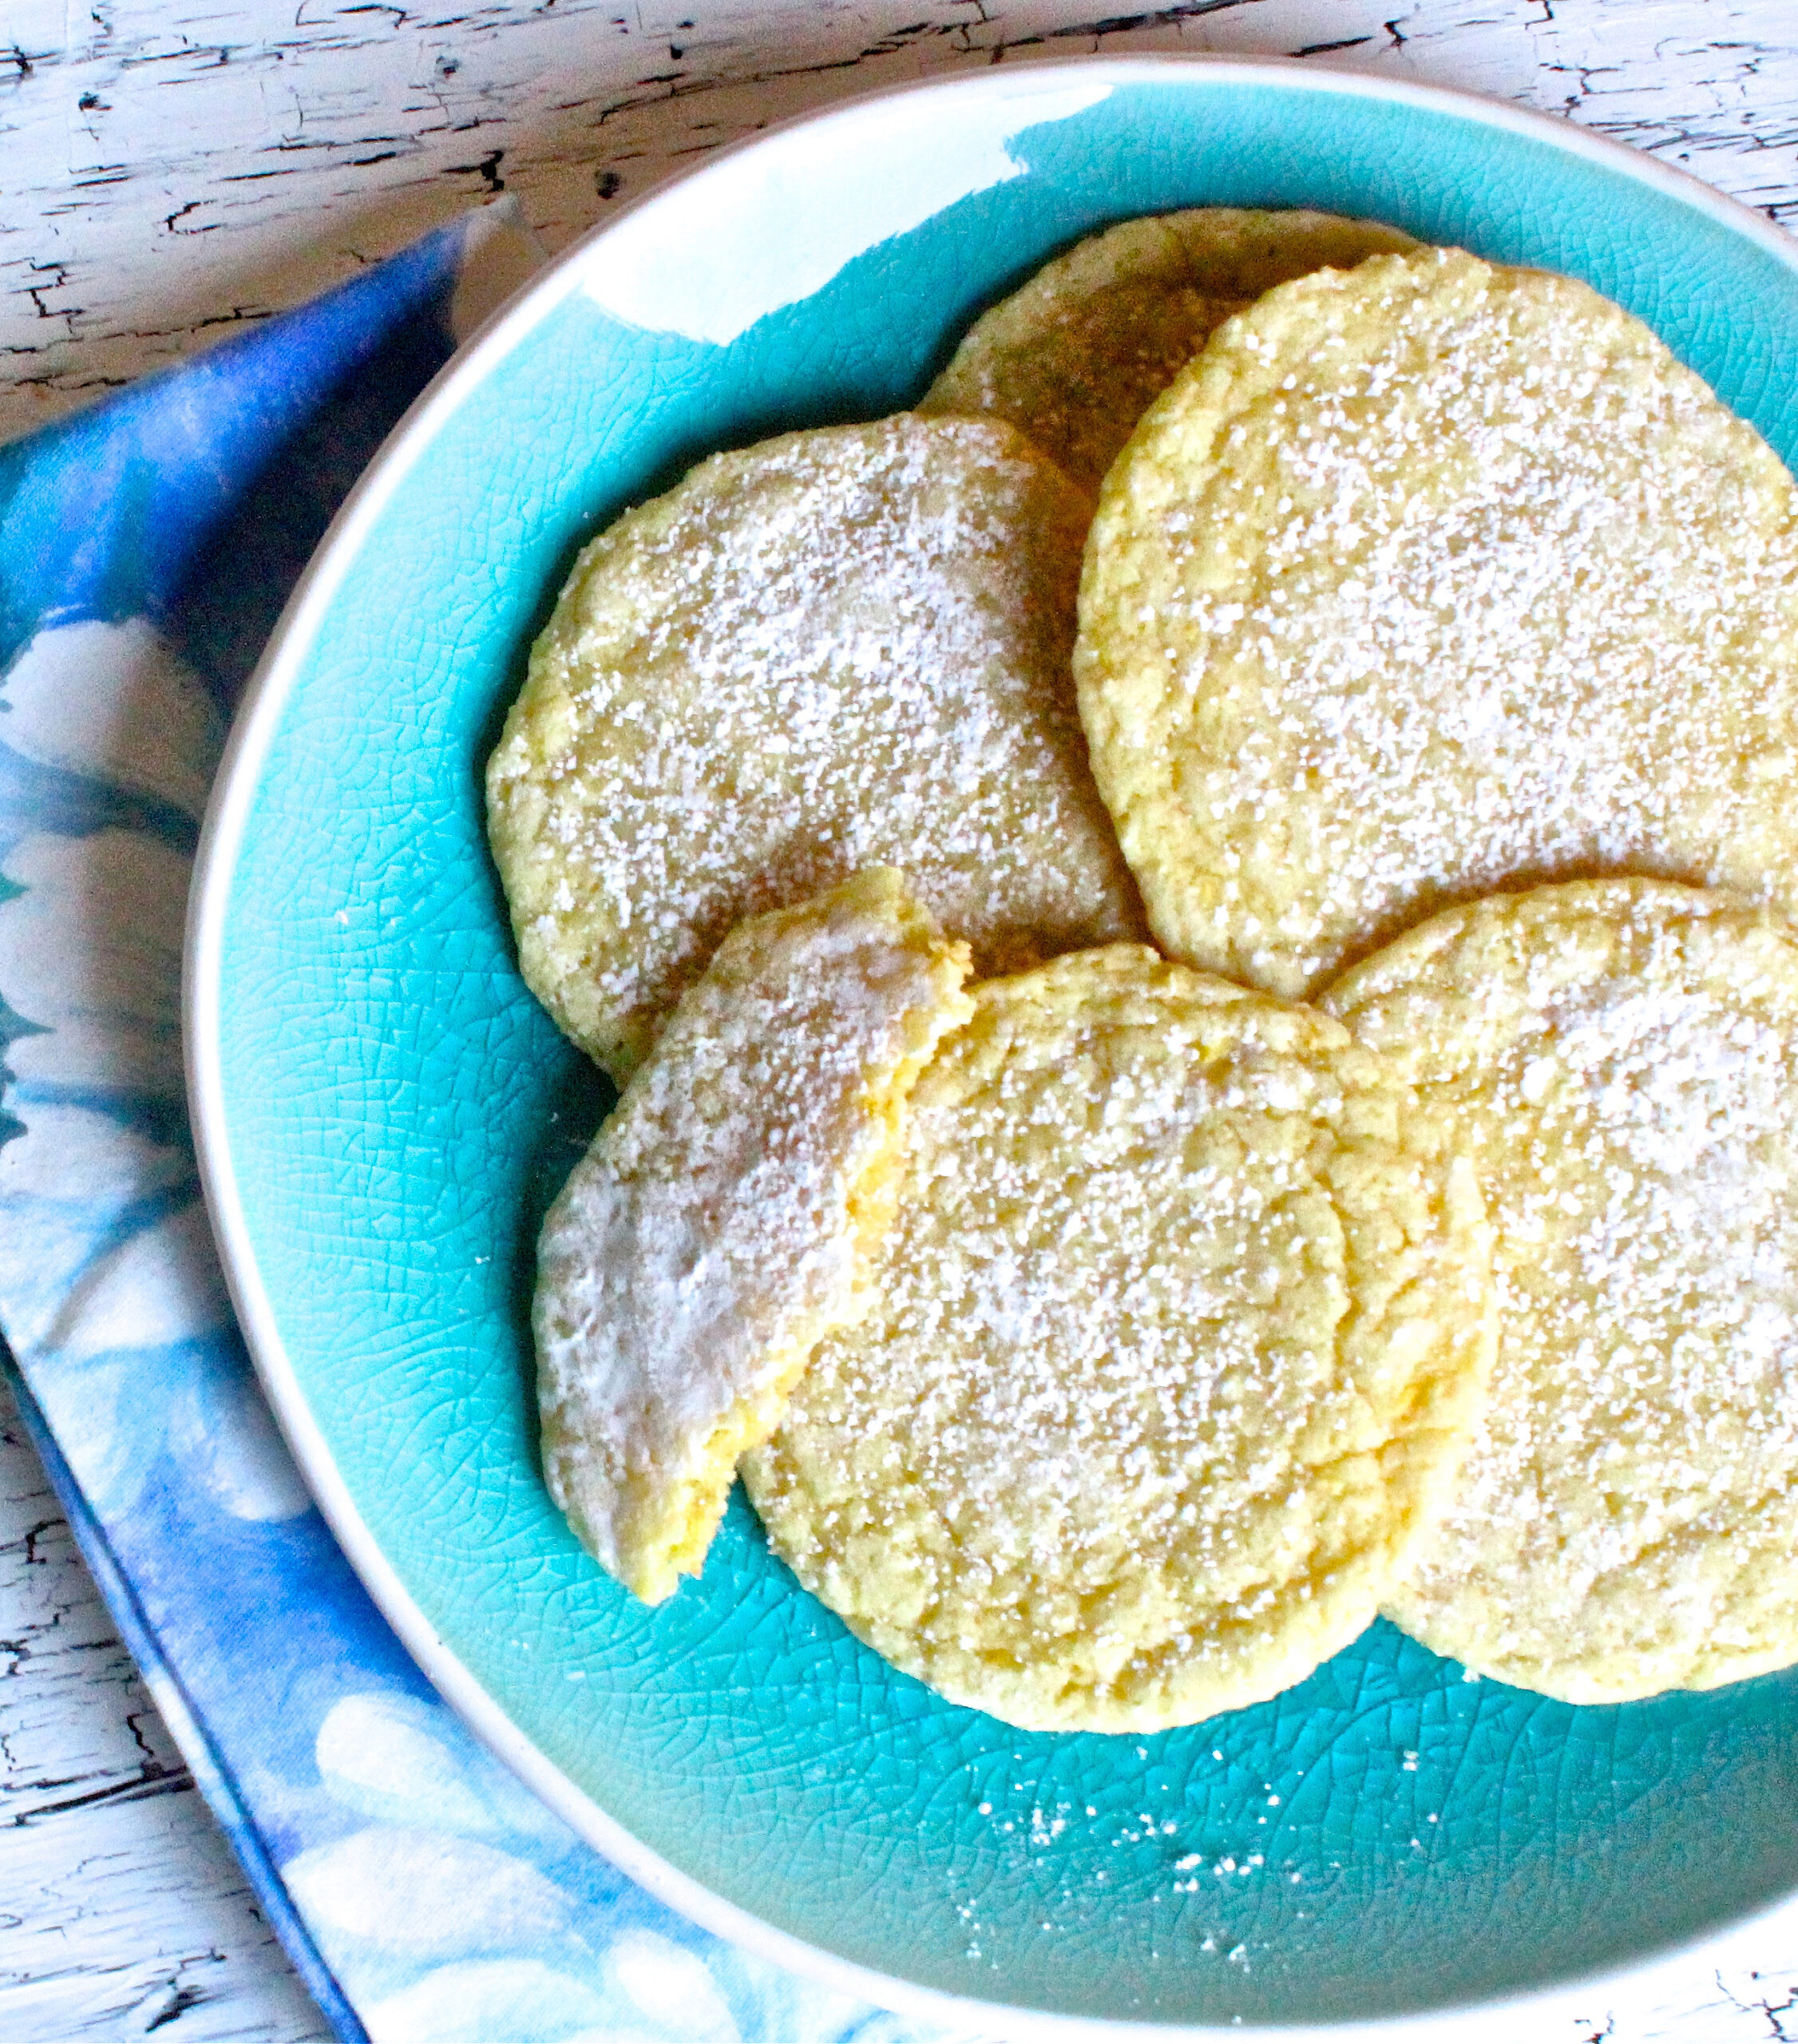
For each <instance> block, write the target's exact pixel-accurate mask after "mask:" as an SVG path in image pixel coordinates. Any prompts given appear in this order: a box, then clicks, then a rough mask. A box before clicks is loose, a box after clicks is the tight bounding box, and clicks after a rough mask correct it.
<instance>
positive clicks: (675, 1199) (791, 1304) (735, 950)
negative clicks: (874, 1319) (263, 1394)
mask: <svg viewBox="0 0 1798 2044" xmlns="http://www.w3.org/2000/svg"><path fill="white" fill-rule="evenodd" d="M967 971H968V947H967V946H966V945H965V944H962V943H959V942H955V943H951V942H949V941H945V939H944V938H943V937H942V936H941V933H940V932H939V931H938V930H937V926H936V925H935V924H934V922H933V921H932V920H931V918H930V917H929V915H928V914H927V913H925V910H924V909H922V908H921V906H920V905H919V904H918V903H917V901H916V900H915V899H914V898H913V896H912V895H911V893H909V890H908V889H907V888H906V886H905V882H904V881H903V880H902V878H901V876H900V875H899V874H898V873H895V872H893V871H892V870H890V869H885V868H877V869H874V870H873V871H871V872H869V873H862V874H859V875H857V877H855V878H854V879H853V880H850V881H846V882H845V883H844V885H842V886H840V887H838V888H836V889H833V890H832V891H831V892H830V893H827V894H825V895H823V896H822V897H819V898H818V900H817V901H808V902H806V903H805V904H804V905H802V906H800V907H798V908H796V909H781V910H776V911H775V912H774V913H771V914H769V915H765V916H761V917H755V918H754V919H753V920H752V921H749V922H747V923H744V924H743V925H742V926H741V927H740V928H739V929H735V930H734V931H733V932H732V933H731V935H730V936H729V937H727V938H726V939H725V940H724V941H723V944H722V945H720V946H719V949H718V951H717V953H716V954H715V957H713V959H712V961H711V965H710V966H709V967H708V968H707V971H706V972H705V974H704V976H703V977H702V978H701V979H700V980H699V981H698V983H697V984H695V985H694V986H693V987H692V988H690V989H689V990H688V992H687V994H686V995H685V996H683V999H682V1000H681V1002H680V1004H679V1007H678V1008H676V1010H675V1014H674V1016H673V1018H672V1019H671V1020H670V1022H669V1024H668V1025H667V1028H666V1029H665V1030H664V1031H663V1034H662V1037H661V1040H660V1041H659V1044H657V1046H656V1048H655V1052H654V1054H653V1055H652V1056H651V1058H650V1060H649V1061H648V1064H645V1065H644V1066H643V1067H642V1068H640V1070H639V1071H638V1072H637V1074H636V1076H635V1077H634V1078H633V1079H632V1081H631V1083H630V1084H629V1085H628V1087H626V1088H625V1090H624V1097H623V1099H621V1100H620V1102H619V1103H618V1107H617V1108H616V1111H615V1112H614V1113H613V1114H612V1116H611V1118H610V1119H608V1121H607V1122H606V1123H605V1124H604V1127H602V1128H601V1129H600V1132H599V1135H597V1136H596V1138H595V1139H594V1142H593V1145H592V1148H591V1149H590V1150H589V1151H588V1153H587V1155H586V1157H585V1158H584V1159H583V1160H582V1161H581V1163H579V1164H578V1165H576V1167H575V1170H574V1173H573V1175H572V1177H571V1178H569V1180H568V1184H567V1186H565V1187H564V1190H563V1192H562V1194H561V1196H560V1198H558V1199H557V1200H556V1203H555V1205H554V1206H552V1208H551V1209H550V1210H549V1218H547V1219H546V1220H545V1222H544V1224H543V1233H542V1236H541V1240H540V1242H539V1243H538V1247H537V1298H536V1304H535V1308H534V1311H533V1328H534V1330H535V1332H536V1335H537V1389H538V1400H539V1404H540V1407H541V1412H542V1415H543V1464H544V1471H545V1476H547V1477H548V1479H549V1490H550V1494H551V1495H552V1497H553V1498H554V1499H555V1500H556V1503H557V1504H559V1505H560V1507H561V1508H562V1510H563V1511H564V1512H566V1513H567V1515H568V1523H569V1524H570V1525H571V1526H572V1527H573V1528H574V1530H575V1531H576V1534H577V1535H579V1536H580V1540H581V1542H582V1543H583V1544H584V1546H585V1547H587V1548H588V1550H589V1551H591V1552H592V1554H593V1555H595V1556H596V1558H597V1559H598V1560H599V1561H600V1563H602V1564H603V1565H604V1567H605V1568H607V1569H608V1571H610V1572H611V1573H612V1575H615V1576H616V1577H617V1578H618V1579H619V1580H620V1582H621V1583H624V1584H625V1585H626V1586H628V1588H629V1589H631V1590H635V1591H636V1594H637V1595H638V1596H639V1597H640V1598H643V1599H644V1601H645V1602H648V1603H651V1604H654V1603H659V1602H661V1600H662V1599H663V1598H665V1597H667V1595H669V1594H671V1592H672V1590H674V1589H675V1586H676V1584H677V1582H678V1579H679V1577H680V1576H682V1575H696V1574H697V1573H698V1571H699V1566H700V1564H701V1563H702V1562H703V1559H704V1558H705V1551H706V1549H707V1546H708V1545H709V1544H710V1543H711V1536H712V1535H713V1533H714V1532H715V1531H716V1529H717V1526H718V1522H719V1518H720V1517H721V1516H722V1515H723V1510H724V1501H725V1498H726V1495H727V1493H728V1491H729V1490H730V1487H731V1480H732V1478H733V1476H734V1475H735V1471H736V1466H737V1458H738V1456H739V1455H740V1454H741V1453H742V1452H743V1449H744V1448H747V1447H749V1446H750V1445H751V1444H754V1442H756V1441H759V1440H765V1439H766V1436H767V1435H768V1433H769V1432H770V1430H771V1429H772V1428H773V1427H774V1425H775V1424H776V1422H777V1421H778V1418H779V1416H780V1413H781V1412H782V1408H783V1407H784V1405H785V1404H786V1398H787V1396H788V1394H789V1393H790V1391H791V1390H792V1388H793V1385H794V1382H795V1381H796V1380H797V1379H798V1376H799V1373H800V1372H801V1371H802V1369H804V1367H805V1364H806V1357H808V1355H810V1353H811V1349H812V1347H813V1345H814V1343H815V1342H816V1341H817V1340H818V1337H819V1335H820V1334H822V1333H823V1332H824V1331H825V1330H826V1329H827V1328H830V1327H834V1326H836V1325H839V1324H840V1323H841V1322H842V1321H844V1320H845V1319H846V1317H849V1316H850V1315H851V1314H852V1313H853V1312H855V1311H856V1310H857V1309H858V1307H859V1305H860V1304H861V1286H862V1283H863V1281H864V1279H865V1273H866V1266H867V1262H868V1259H869V1254H871V1252H872V1250H873V1247H874V1246H875V1245H876V1243H877V1242H878V1240H879V1238H880V1237H881V1234H882V1233H883V1232H884V1230H885V1227H886V1226H887V1223H888V1222H889V1219H890V1218H891V1214H892V1210H893V1197H894V1192H895V1186H896V1175H897V1167H898V1163H899V1156H900V1137H901V1111H902V1108H903V1106H904V1103H905V1096H906V1095H907V1094H908V1093H909V1091H910V1089H911V1087H912V1084H913V1081H914V1080H915V1079H916V1078H917V1074H918V1072H919V1071H920V1069H921V1068H922V1066H923V1065H924V1064H925V1061H926V1060H927V1059H928V1058H929V1056H930V1053H931V1052H932V1050H933V1048H934V1047H935V1045H936V1043H937V1040H938V1038H939V1037H941V1036H942V1034H943V1033H944V1032H945V1030H949V1029H952V1028H956V1026H958V1025H959V1024H960V1023H961V1022H963V1021H964V1020H966V1019H967V1016H968V1014H969V1013H970V1012H972V1003H971V1002H970V1001H969V1000H968V998H967V996H965V995H964V994H963V992H961V983H962V980H964V977H965V976H966V974H967Z"/></svg>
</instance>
